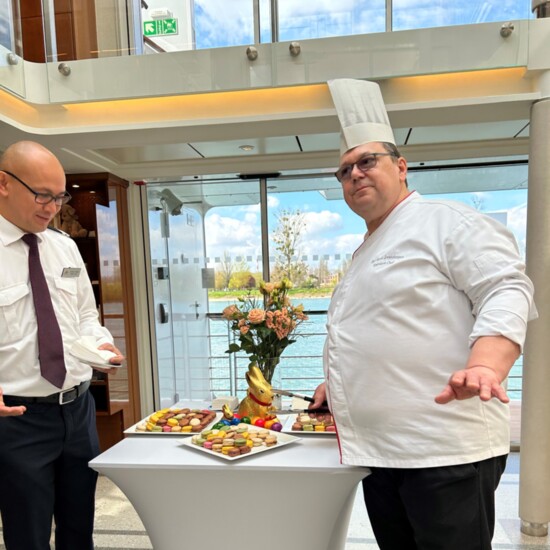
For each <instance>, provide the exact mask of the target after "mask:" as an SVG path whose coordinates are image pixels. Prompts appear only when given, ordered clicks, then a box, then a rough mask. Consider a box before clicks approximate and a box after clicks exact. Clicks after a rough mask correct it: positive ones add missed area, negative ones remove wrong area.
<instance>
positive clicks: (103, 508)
mask: <svg viewBox="0 0 550 550" xmlns="http://www.w3.org/2000/svg"><path fill="white" fill-rule="evenodd" d="M518 483H519V454H518V453H512V454H511V455H510V457H509V459H508V465H507V468H506V472H505V474H504V476H503V478H502V481H501V483H500V487H499V489H498V491H497V510H496V511H497V524H496V529H495V537H494V540H493V549H494V550H540V549H541V548H550V538H549V537H542V538H539V537H528V536H525V535H522V534H521V532H520V528H519V525H520V520H519V518H518ZM96 509H97V512H96V529H95V544H96V550H130V549H133V548H138V549H139V548H141V549H147V550H150V549H151V548H152V546H151V542H150V540H149V537H148V536H147V533H146V532H145V529H144V527H143V524H142V523H141V521H140V519H139V517H138V515H137V513H136V512H135V510H134V508H133V507H132V505H131V504H130V503H129V502H128V500H127V499H126V497H125V496H124V494H123V493H122V492H121V491H120V490H119V489H118V487H116V486H115V485H114V484H113V483H112V482H111V481H109V479H107V478H106V477H104V476H100V478H99V484H98V492H97V507H96ZM228 548H229V547H228ZM377 548H378V546H377V545H376V542H375V540H374V536H373V534H372V530H371V528H370V525H369V520H368V517H367V513H366V511H365V509H364V504H363V501H362V497H361V494H360V492H358V494H357V497H356V500H355V506H354V509H353V513H352V517H351V521H350V527H349V531H348V538H347V544H346V550H375V549H377ZM0 549H2V550H4V546H3V545H2V544H0ZM75 550H77V549H75ZM194 550H199V549H194ZM290 550H298V549H290ZM396 550H399V549H396ZM464 550H468V549H464Z"/></svg>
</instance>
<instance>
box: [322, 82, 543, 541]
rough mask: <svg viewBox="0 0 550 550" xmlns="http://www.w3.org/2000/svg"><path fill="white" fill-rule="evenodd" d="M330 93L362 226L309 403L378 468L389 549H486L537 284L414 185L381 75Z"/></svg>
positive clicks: (343, 446) (490, 228)
mask: <svg viewBox="0 0 550 550" xmlns="http://www.w3.org/2000/svg"><path fill="white" fill-rule="evenodd" d="M329 87H330V90H331V93H332V96H333V99H334V102H335V105H336V108H337V112H338V116H339V119H340V122H341V125H342V147H341V158H340V167H339V169H338V171H337V172H336V177H337V178H338V179H339V181H340V182H341V185H342V189H343V193H344V198H345V200H346V203H347V204H348V206H349V207H350V208H351V210H353V212H355V213H356V214H357V215H359V216H361V217H362V218H363V219H364V220H365V223H366V226H367V234H366V236H365V239H364V242H363V243H362V245H361V246H360V247H359V248H358V249H357V250H356V251H355V253H354V257H353V261H352V263H351V266H350V268H349V270H348V272H347V273H346V275H345V277H344V278H343V280H342V281H341V282H340V283H339V285H338V286H337V288H336V289H335V291H334V294H333V297H332V300H331V304H330V307H329V311H328V321H327V339H326V344H325V351H324V368H325V380H326V381H325V383H323V384H322V385H320V386H319V387H318V388H317V390H316V393H315V396H314V397H315V403H314V404H313V405H312V407H314V408H315V407H317V406H319V405H320V404H321V403H322V402H323V401H324V400H325V399H327V400H328V403H329V406H330V408H331V410H332V413H333V415H334V417H335V421H336V425H337V429H338V436H339V445H340V453H341V458H342V462H343V463H345V464H352V465H361V466H367V467H369V468H370V469H371V474H370V475H369V476H367V477H366V478H365V480H364V482H363V490H364V496H365V503H366V506H367V511H368V513H369V517H370V520H371V524H372V527H373V530H374V533H375V536H376V539H377V542H378V544H379V546H380V548H381V549H382V550H411V549H417V550H466V549H467V550H488V549H490V548H491V539H492V536H493V530H494V492H495V490H496V488H497V485H498V482H499V479H500V476H501V474H502V472H503V470H504V467H505V464H506V456H507V453H508V451H509V413H508V405H507V403H508V401H509V399H508V397H507V395H506V391H505V389H504V387H503V385H502V384H503V383H504V381H505V379H506V377H507V375H508V373H509V371H510V369H511V368H512V366H513V364H514V362H515V361H516V359H517V358H518V357H519V355H520V353H521V350H522V346H523V343H524V339H525V333H526V328H527V321H528V320H530V319H532V318H534V317H536V310H535V307H534V305H533V301H532V296H533V287H532V284H531V281H530V280H529V279H528V278H527V276H526V275H525V272H524V267H525V266H524V264H523V262H522V260H521V258H520V256H519V254H518V250H517V245H516V243H515V240H514V238H513V236H512V234H511V233H510V232H509V231H508V230H507V229H506V228H505V227H504V226H503V225H501V224H500V223H498V222H496V221H495V220H493V219H492V218H490V217H488V216H485V215H483V214H481V213H479V212H477V211H475V210H473V209H471V208H469V207H467V206H465V205H462V204H459V203H454V202H451V201H439V200H425V199H424V198H422V197H421V196H420V195H419V194H418V193H416V192H411V191H410V190H409V188H408V185H407V161H406V160H405V159H404V158H403V157H402V156H401V155H400V153H399V151H398V150H397V148H396V146H395V141H394V139H393V133H392V131H391V128H390V126H389V121H388V118H387V114H386V111H385V107H384V104H383V101H382V96H381V93H380V90H379V88H378V85H377V84H375V83H371V82H362V81H354V80H337V81H332V82H330V83H329Z"/></svg>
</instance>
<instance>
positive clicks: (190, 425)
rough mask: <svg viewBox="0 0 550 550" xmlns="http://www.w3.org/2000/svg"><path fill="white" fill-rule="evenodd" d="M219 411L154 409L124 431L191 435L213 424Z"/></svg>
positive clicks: (160, 434)
mask: <svg viewBox="0 0 550 550" xmlns="http://www.w3.org/2000/svg"><path fill="white" fill-rule="evenodd" d="M220 417H221V413H219V412H216V411H212V410H209V409H191V408H187V407H184V408H181V407H180V408H167V409H161V410H159V411H155V412H154V413H153V414H151V415H150V416H148V417H147V418H144V419H143V420H141V421H140V422H138V423H137V424H134V425H133V426H131V427H130V428H128V429H127V430H125V431H124V433H125V434H144V435H159V436H162V435H172V436H174V435H193V434H197V433H200V432H201V431H203V430H205V429H206V428H207V427H209V426H213V425H214V424H215V423H216V422H217V421H218V420H219V418H220Z"/></svg>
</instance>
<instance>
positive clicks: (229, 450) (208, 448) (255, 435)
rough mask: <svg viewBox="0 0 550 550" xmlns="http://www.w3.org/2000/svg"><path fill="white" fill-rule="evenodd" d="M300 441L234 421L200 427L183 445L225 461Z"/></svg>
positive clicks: (297, 438) (283, 434) (291, 436)
mask: <svg viewBox="0 0 550 550" xmlns="http://www.w3.org/2000/svg"><path fill="white" fill-rule="evenodd" d="M299 440H300V438H299V437H296V436H294V435H290V434H285V433H281V432H275V431H273V430H266V429H263V428H257V427H255V426H251V425H250V424H237V425H234V426H227V427H225V429H224V428H222V429H210V430H209V429H206V430H203V431H202V432H201V433H199V434H195V435H193V436H192V437H190V438H187V439H185V440H184V441H183V442H182V445H185V446H187V447H190V448H192V449H195V450H197V451H200V452H203V453H206V454H209V455H211V456H216V457H219V458H223V459H225V460H239V459H241V458H245V457H247V456H253V455H256V454H259V453H264V452H267V451H271V450H273V449H280V448H281V447H284V446H285V445H289V444H291V443H295V442H296V441H299Z"/></svg>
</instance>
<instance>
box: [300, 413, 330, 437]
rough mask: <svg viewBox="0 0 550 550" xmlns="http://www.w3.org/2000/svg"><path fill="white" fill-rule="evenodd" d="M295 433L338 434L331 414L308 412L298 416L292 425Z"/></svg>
mask: <svg viewBox="0 0 550 550" xmlns="http://www.w3.org/2000/svg"><path fill="white" fill-rule="evenodd" d="M292 431H293V432H316V433H323V432H333V433H334V432H336V425H335V424H334V418H333V416H332V414H331V413H329V412H315V411H308V412H303V413H300V414H298V415H297V416H296V419H295V421H294V423H293V424H292Z"/></svg>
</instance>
